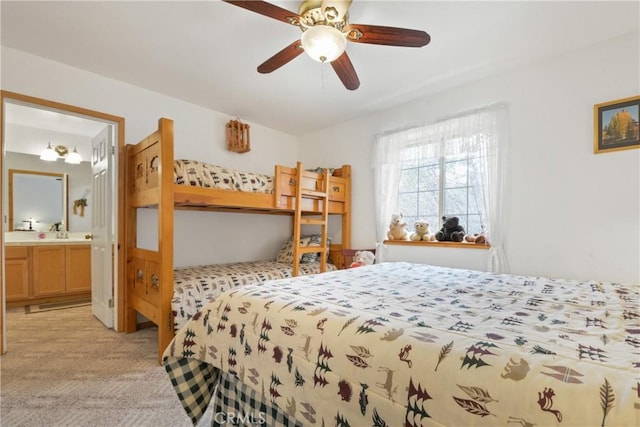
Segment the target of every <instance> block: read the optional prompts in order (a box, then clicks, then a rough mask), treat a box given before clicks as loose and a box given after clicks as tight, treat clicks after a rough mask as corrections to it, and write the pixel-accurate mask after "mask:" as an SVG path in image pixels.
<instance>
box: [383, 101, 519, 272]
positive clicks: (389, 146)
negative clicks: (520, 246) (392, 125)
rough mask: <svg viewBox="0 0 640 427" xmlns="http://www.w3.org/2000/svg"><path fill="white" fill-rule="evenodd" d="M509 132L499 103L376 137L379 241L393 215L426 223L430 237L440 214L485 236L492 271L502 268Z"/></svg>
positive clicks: (410, 220)
mask: <svg viewBox="0 0 640 427" xmlns="http://www.w3.org/2000/svg"><path fill="white" fill-rule="evenodd" d="M507 135H508V131H507V109H506V106H504V105H495V106H491V107H487V108H482V109H478V110H474V111H471V112H468V113H465V114H461V115H459V116H456V117H453V118H449V119H446V120H441V121H438V122H435V123H432V124H429V125H423V126H416V127H412V128H409V129H403V130H398V131H393V132H388V133H385V134H382V135H378V136H377V137H376V141H375V145H374V153H373V168H374V194H375V208H376V212H375V214H376V235H377V239H378V242H382V241H384V240H385V239H386V235H387V230H388V229H389V221H390V219H391V215H392V214H393V213H395V212H402V214H403V215H404V217H405V220H406V222H407V223H408V224H413V222H415V220H418V219H421V220H425V221H427V222H429V224H430V225H431V227H430V229H431V232H436V231H438V230H439V229H440V226H441V217H442V216H457V217H458V218H460V221H461V224H462V226H463V227H464V228H465V230H466V231H467V232H468V233H471V234H473V233H479V232H481V231H484V233H485V235H486V236H487V238H488V240H489V242H490V243H491V247H490V249H489V252H490V255H489V258H490V259H489V267H488V268H489V271H496V272H505V271H507V261H506V258H505V256H504V251H503V249H502V234H501V224H502V211H503V209H502V204H503V192H504V190H503V189H504V186H505V182H506V174H505V173H506V168H505V167H504V165H506V161H505V159H506V156H507ZM408 231H409V232H411V231H412V230H411V229H410V230H408ZM383 256H384V255H382V256H381V259H382V258H383Z"/></svg>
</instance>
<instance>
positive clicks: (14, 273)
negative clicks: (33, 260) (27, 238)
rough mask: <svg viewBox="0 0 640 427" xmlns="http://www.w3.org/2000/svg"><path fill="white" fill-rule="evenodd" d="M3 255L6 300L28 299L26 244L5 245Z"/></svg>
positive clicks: (27, 253) (28, 271)
mask: <svg viewBox="0 0 640 427" xmlns="http://www.w3.org/2000/svg"><path fill="white" fill-rule="evenodd" d="M4 257H5V264H4V266H5V269H4V274H5V286H6V297H7V301H18V300H24V299H28V298H29V273H30V270H29V248H28V247H27V246H6V247H5V253H4Z"/></svg>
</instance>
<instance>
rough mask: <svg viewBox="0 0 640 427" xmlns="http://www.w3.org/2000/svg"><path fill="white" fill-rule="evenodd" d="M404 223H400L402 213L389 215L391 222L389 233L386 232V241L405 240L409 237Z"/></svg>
mask: <svg viewBox="0 0 640 427" xmlns="http://www.w3.org/2000/svg"><path fill="white" fill-rule="evenodd" d="M406 226H407V223H406V222H402V212H400V213H397V214H393V215H391V222H390V223H389V231H388V232H387V239H389V240H407V237H409V235H408V234H407V230H405V227H406Z"/></svg>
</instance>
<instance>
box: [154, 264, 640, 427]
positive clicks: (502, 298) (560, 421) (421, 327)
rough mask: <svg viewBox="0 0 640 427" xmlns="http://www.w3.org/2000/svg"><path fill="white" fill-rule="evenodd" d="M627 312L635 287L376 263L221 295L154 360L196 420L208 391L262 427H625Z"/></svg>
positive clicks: (630, 408)
mask: <svg viewBox="0 0 640 427" xmlns="http://www.w3.org/2000/svg"><path fill="white" fill-rule="evenodd" d="M639 305H640V286H639V285H638V284H634V285H623V284H618V283H602V282H591V281H570V280H554V279H546V278H539V277H524V276H516V275H501V274H495V273H487V272H478V271H471V270H460V269H449V268H443V267H435V266H429V265H419V264H409V263H383V264H376V265H372V266H368V267H360V268H356V269H349V270H339V271H335V272H329V273H326V274H321V275H314V276H303V277H297V278H291V279H282V280H276V281H271V282H268V283H265V284H263V285H262V286H254V285H247V286H244V287H242V288H239V289H237V290H233V291H231V292H226V293H224V294H222V295H221V296H220V297H219V298H217V299H216V300H214V301H213V302H211V303H209V304H207V305H206V306H205V307H204V308H203V310H202V311H201V312H200V313H199V314H198V315H196V316H194V318H193V319H192V320H191V321H189V322H188V323H187V325H186V326H185V327H184V328H183V329H181V330H180V332H179V333H178V334H177V335H176V337H175V339H174V340H173V342H172V343H171V345H170V346H169V347H168V348H167V350H166V351H165V354H164V364H165V368H166V369H167V372H168V373H169V376H170V378H171V381H172V383H173V384H174V387H175V389H176V392H177V393H178V396H179V397H180V398H181V400H182V402H183V405H184V407H185V409H186V410H187V413H189V415H190V416H191V417H192V420H193V421H194V423H195V422H196V421H197V419H198V418H199V417H200V416H201V414H202V411H204V409H205V408H206V406H207V405H208V403H209V399H210V398H211V396H212V394H213V390H214V387H215V385H216V384H218V385H219V387H221V388H222V389H224V390H233V393H234V395H237V394H238V393H239V394H240V396H241V397H239V398H238V397H237V396H236V400H238V401H242V403H243V406H238V408H244V409H236V412H242V413H241V414H236V415H238V416H241V417H249V416H250V417H252V419H255V420H260V419H263V418H264V417H266V419H268V420H279V421H277V424H271V425H282V424H281V423H282V420H288V421H290V422H291V423H292V424H289V425H293V424H296V425H309V426H324V425H326V426H329V425H337V426H354V427H355V426H364V425H373V426H390V427H396V426H422V425H447V426H472V425H478V426H498V425H500V426H509V427H511V426H513V425H520V426H533V425H536V426H560V425H564V426H587V425H591V426H596V425H598V426H636V425H640V308H639ZM234 377H235V378H236V381H237V384H236V385H234V384H231V385H229V384H227V383H229V379H230V378H231V379H232V380H233V378H234ZM223 382H224V384H223ZM231 382H233V381H231ZM238 385H239V387H238ZM219 392H220V391H219ZM225 393H227V392H225ZM242 396H245V397H242ZM222 397H224V398H225V399H226V398H227V395H226V394H225V395H224V396H222ZM233 397H234V396H231V398H233ZM243 399H245V400H243ZM246 399H249V400H246ZM218 403H219V402H216V405H217V407H218V408H224V407H227V408H228V407H229V406H228V405H226V406H225V405H218ZM223 403H226V402H223ZM270 407H272V409H269V408H270ZM231 409H233V406H231ZM263 411H266V412H268V413H267V414H265V413H263ZM228 415H229V414H226V415H225V416H228ZM231 415H233V414H231ZM214 424H215V419H214ZM225 425H226V424H225ZM267 425H270V424H268V423H267Z"/></svg>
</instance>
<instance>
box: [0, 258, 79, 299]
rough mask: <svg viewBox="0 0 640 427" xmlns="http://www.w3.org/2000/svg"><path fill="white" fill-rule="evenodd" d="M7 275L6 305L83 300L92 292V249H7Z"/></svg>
mask: <svg viewBox="0 0 640 427" xmlns="http://www.w3.org/2000/svg"><path fill="white" fill-rule="evenodd" d="M5 274H6V286H7V291H6V295H7V302H20V301H24V303H33V302H35V300H38V301H40V300H43V299H47V298H55V299H56V300H61V299H71V298H78V297H82V296H84V295H85V294H88V293H90V292H91V246H90V245H34V246H7V247H6V250H5ZM67 296H68V297H69V298H65V297H67Z"/></svg>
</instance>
